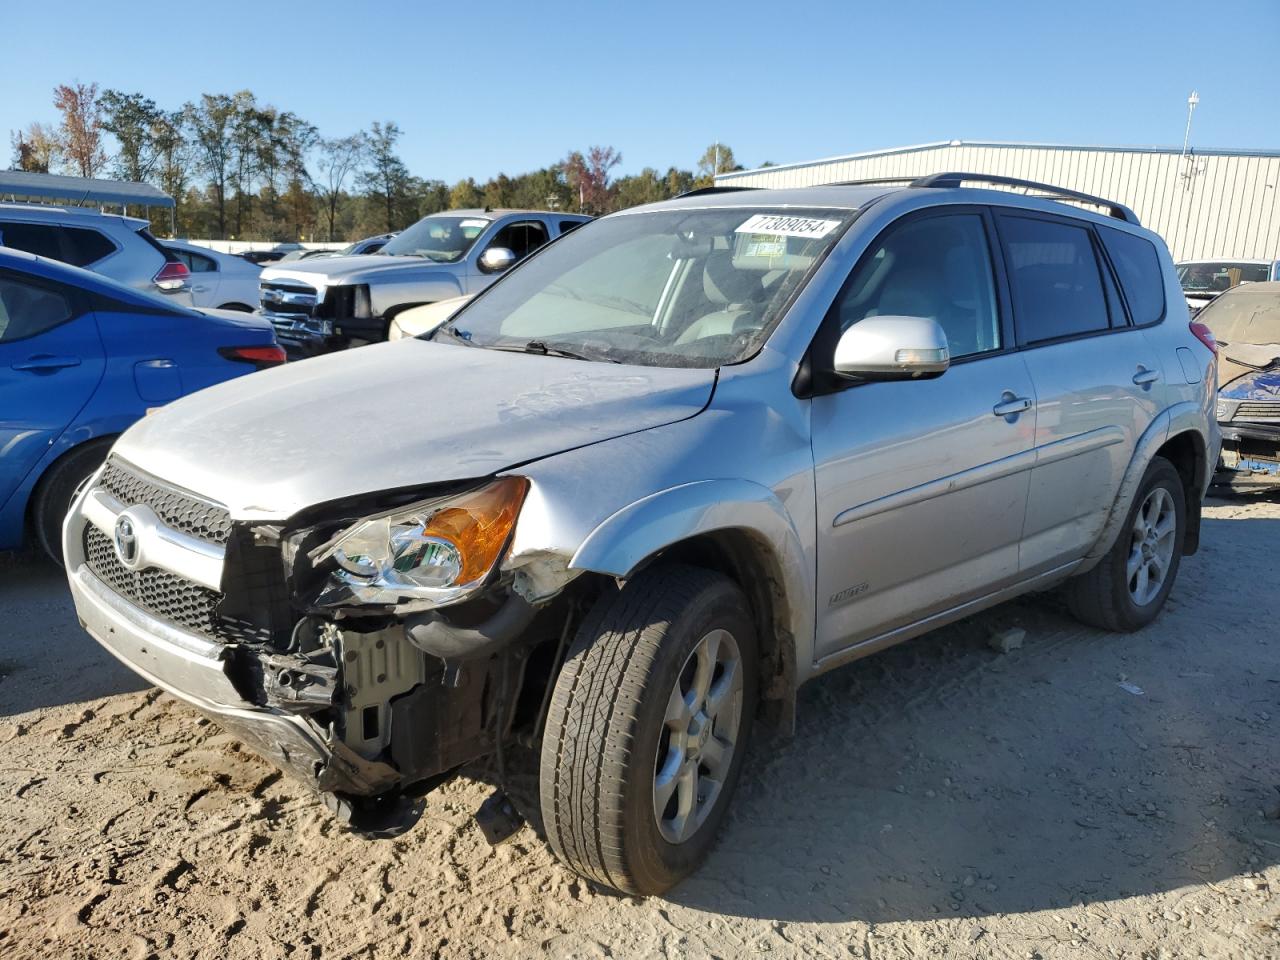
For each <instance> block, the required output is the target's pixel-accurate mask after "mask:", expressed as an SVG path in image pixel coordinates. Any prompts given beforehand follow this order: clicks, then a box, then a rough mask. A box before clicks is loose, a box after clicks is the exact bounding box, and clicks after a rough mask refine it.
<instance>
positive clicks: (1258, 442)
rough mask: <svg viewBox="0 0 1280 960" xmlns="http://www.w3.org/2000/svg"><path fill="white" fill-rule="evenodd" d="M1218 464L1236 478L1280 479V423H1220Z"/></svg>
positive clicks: (1255, 480)
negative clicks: (1220, 447)
mask: <svg viewBox="0 0 1280 960" xmlns="http://www.w3.org/2000/svg"><path fill="white" fill-rule="evenodd" d="M1219 428H1220V429H1221V431H1222V454H1221V458H1220V459H1219V461H1218V468H1219V470H1220V471H1223V472H1224V473H1225V474H1227V475H1229V476H1230V477H1231V478H1232V479H1233V480H1234V481H1236V482H1244V483H1264V484H1270V483H1280V423H1275V424H1263V423H1248V422H1241V421H1239V420H1235V421H1231V422H1227V423H1220V424H1219Z"/></svg>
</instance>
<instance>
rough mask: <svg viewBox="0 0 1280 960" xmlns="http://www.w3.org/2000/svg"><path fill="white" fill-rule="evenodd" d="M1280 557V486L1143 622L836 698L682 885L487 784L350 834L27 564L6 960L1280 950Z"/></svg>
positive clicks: (760, 776) (22, 585)
mask: <svg viewBox="0 0 1280 960" xmlns="http://www.w3.org/2000/svg"><path fill="white" fill-rule="evenodd" d="M1277 546H1280V500H1278V499H1275V498H1273V499H1271V500H1234V501H1230V502H1222V501H1218V502H1214V503H1213V504H1212V505H1211V506H1209V507H1208V509H1207V510H1206V522H1205V531H1204V544H1203V547H1202V550H1201V552H1200V554H1199V555H1197V556H1195V557H1193V558H1190V559H1188V560H1187V561H1185V563H1184V565H1183V568H1182V572H1181V575H1180V577H1179V580H1178V585H1177V588H1176V589H1175V591H1174V594H1173V596H1172V598H1171V600H1170V603H1169V607H1168V609H1167V610H1166V612H1165V613H1164V615H1163V616H1162V617H1161V618H1160V619H1159V621H1157V623H1156V624H1155V625H1153V626H1152V627H1150V628H1148V629H1147V630H1145V631H1143V632H1141V633H1139V634H1136V635H1133V636H1128V637H1120V636H1109V635H1104V634H1101V633H1098V632H1095V631H1092V630H1088V629H1083V628H1081V627H1080V626H1079V625H1077V624H1076V623H1074V622H1073V621H1071V620H1069V619H1067V618H1066V617H1065V615H1063V614H1062V613H1061V611H1060V610H1059V609H1058V607H1057V606H1056V604H1055V602H1054V599H1053V597H1052V596H1049V597H1043V598H1034V599H1029V600H1026V601H1022V602H1019V603H1016V604H1013V605H1010V606H1007V607H1004V608H1002V609H999V610H996V611H992V612H990V613H988V614H985V615H983V616H980V617H975V618H973V619H971V620H969V621H967V622H965V623H962V624H959V625H957V626H955V627H952V628H948V629H946V630H943V631H940V632H937V633H934V634H932V635H930V636H928V637H924V638H921V639H919V640H916V641H913V642H911V643H909V644H906V645H903V646H900V647H898V648H895V649H894V650H891V651H888V652H886V653H884V654H881V655H879V656H877V657H873V658H870V659H868V660H864V661H861V662H859V663H858V664H855V665H853V666H852V667H849V668H846V669H844V670H842V671H837V672H836V673H834V674H831V675H829V676H827V677H825V678H823V679H821V680H819V681H816V682H814V683H813V684H811V685H809V686H808V687H806V688H805V689H804V691H803V693H802V695H801V702H800V712H799V728H798V731H797V735H796V737H795V738H794V739H792V740H785V739H781V738H778V737H776V736H775V737H766V738H764V739H760V740H757V742H756V744H755V746H754V748H753V751H752V754H751V756H750V758H749V762H748V766H747V768H746V771H745V776H744V781H743V787H742V790H741V792H740V793H739V795H738V797H737V800H736V803H735V805H734V808H733V810H732V812H731V815H730V818H729V820H728V822H727V825H726V830H725V831H724V836H723V838H722V840H721V842H720V844H719V846H718V847H717V849H716V851H715V853H714V854H713V855H712V857H711V859H710V861H709V862H708V863H707V865H706V866H705V867H704V868H703V869H702V871H701V872H700V873H698V874H697V875H696V876H694V877H693V878H692V879H690V880H689V881H687V882H686V883H684V884H683V885H681V886H680V887H678V888H677V889H675V890H674V891H673V892H672V893H671V894H670V895H669V896H667V897H665V898H661V899H652V900H635V899H629V898H623V897H618V896H615V895H612V894H609V893H607V892H603V891H600V890H597V889H593V888H592V887H590V886H589V885H587V884H586V883H584V882H582V881H579V880H577V879H576V878H575V877H574V876H573V875H571V874H570V873H568V872H567V871H566V870H564V869H563V868H561V867H560V866H559V865H557V863H556V862H555V861H554V859H553V858H552V856H551V854H550V852H549V851H548V850H547V848H546V846H545V845H544V843H543V842H542V841H541V840H540V839H539V837H538V836H537V834H536V833H534V832H533V830H532V829H531V828H529V827H527V826H526V827H524V828H523V829H522V830H521V832H520V833H519V834H518V835H517V836H516V838H515V839H514V840H513V841H512V842H510V843H508V844H506V845H504V846H502V847H500V848H498V849H497V850H496V851H491V850H490V849H489V848H488V846H487V845H486V843H485V841H484V840H483V838H482V837H481V835H480V833H479V831H478V829H477V828H476V827H475V826H474V824H473V823H472V820H471V814H472V812H473V810H474V809H475V808H476V807H477V806H479V804H480V802H481V801H482V800H483V799H484V797H485V796H486V795H487V788H486V787H485V786H484V785H483V784H482V783H481V782H479V781H478V780H473V779H463V780H459V781H458V782H455V783H454V784H452V785H450V786H448V787H446V788H445V789H443V790H441V791H439V792H438V793H436V794H434V795H433V796H432V798H431V801H430V803H429V806H428V810H427V815H426V817H425V818H424V819H423V821H422V822H421V823H420V824H419V825H418V826H417V827H415V828H414V829H413V830H412V831H410V832H409V833H408V834H406V835H404V836H402V837H400V838H399V839H396V840H394V841H377V842H367V841H361V840H358V839H355V838H353V837H351V836H349V835H346V834H344V833H343V832H342V831H341V829H339V828H338V827H337V825H336V824H335V823H334V822H333V821H332V820H331V818H330V816H329V814H328V813H327V812H326V811H325V810H324V809H323V807H321V806H320V804H319V803H318V802H317V801H316V800H314V799H313V798H312V797H311V796H309V795H308V794H307V793H305V792H304V791H303V790H301V789H300V788H298V787H296V786H295V785H294V784H293V783H291V782H290V781H289V780H288V779H287V778H283V777H281V776H280V775H279V774H278V773H277V772H276V771H275V770H274V769H273V768H272V767H270V766H269V765H267V764H266V763H264V762H262V761H260V760H258V759H257V758H255V757H254V756H252V755H251V754H249V753H248V752H247V751H245V750H241V749H240V748H239V746H238V745H237V744H236V742H235V741H234V740H232V739H231V738H230V737H228V736H227V735H225V734H223V733H222V732H221V731H219V729H218V728H217V726H215V725H214V724H212V723H209V722H207V721H205V720H203V719H201V718H200V717H198V716H197V714H196V713H195V712H194V711H192V710H190V709H188V708H187V707H185V706H183V705H181V704H179V703H178V702H176V701H174V700H173V699H172V698H170V697H168V696H161V695H159V694H158V692H156V691H154V690H147V689H144V688H143V685H142V684H141V682H140V681H138V680H137V679H136V678H134V677H133V676H132V674H130V673H128V672H127V671H125V670H124V669H123V668H121V667H119V666H117V665H116V664H115V663H114V661H111V660H110V659H109V658H108V657H107V656H106V655H105V654H104V653H102V652H100V651H99V649H98V648H97V646H96V645H95V644H93V643H92V641H91V640H90V639H89V638H88V637H87V636H86V635H85V634H83V633H82V632H81V630H80V629H79V627H78V626H77V624H76V622H75V617H74V614H73V613H72V609H71V604H70V602H69V599H68V598H67V595H66V588H65V585H64V583H63V582H62V580H61V578H60V575H59V574H57V573H55V572H54V571H52V570H51V569H50V568H48V567H46V566H43V565H41V564H38V563H35V562H34V561H32V560H30V558H27V559H25V560H23V559H22V558H16V559H15V558H10V559H9V560H7V561H6V560H3V559H0V797H3V798H4V801H3V808H2V809H3V811H4V816H3V818H0V956H2V957H5V958H9V960H19V958H28V957H30V958H40V960H52V958H79V957H92V958H110V957H131V958H144V957H157V958H159V957H164V958H194V957H201V958H204V957H209V958H218V960H238V958H257V957H272V958H274V957H294V958H347V957H350V958H357V957H361V958H362V957H401V956H403V957H414V958H419V957H448V958H455V957H457V958H463V957H465V958H472V957H474V958H488V957H508V956H512V957H541V956H551V957H592V958H596V957H654V956H666V957H722V958H728V957H759V956H771V957H868V958H871V957H875V958H914V957H1000V958H1036V957H1039V958H1045V960H1049V958H1065V957H1072V958H1075V957H1108V958H1109V957H1132V958H1149V960H1155V958H1171V957H1202V956H1203V957H1256V958H1262V957H1280V820H1278V819H1276V817H1277V816H1280V749H1277V744H1276V735H1277V732H1280V632H1278V631H1277V628H1276V624H1277V622H1280V553H1278V552H1277ZM1015 625H1016V626H1021V627H1023V628H1025V630H1026V639H1025V642H1024V644H1023V645H1022V646H1021V647H1020V648H1018V649H1014V650H1011V651H1009V652H1006V653H998V652H996V651H995V650H993V649H992V648H991V647H990V646H989V645H988V640H989V638H990V636H991V634H992V631H993V630H998V629H1003V628H1006V627H1009V626H1015ZM477 773H481V774H482V773H483V771H477Z"/></svg>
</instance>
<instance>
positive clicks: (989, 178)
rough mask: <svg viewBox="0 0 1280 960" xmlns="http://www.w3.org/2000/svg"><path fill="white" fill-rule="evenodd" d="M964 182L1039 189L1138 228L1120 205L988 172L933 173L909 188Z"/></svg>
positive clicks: (1050, 196)
mask: <svg viewBox="0 0 1280 960" xmlns="http://www.w3.org/2000/svg"><path fill="white" fill-rule="evenodd" d="M964 183H992V184H999V185H1000V186H1005V187H1026V188H1028V189H1031V190H1039V191H1041V192H1042V193H1043V194H1044V197H1045V199H1046V200H1075V201H1077V202H1078V203H1087V204H1089V205H1091V206H1095V207H1101V208H1102V209H1103V210H1106V211H1107V213H1108V215H1110V216H1112V217H1115V218H1116V219H1117V220H1123V221H1125V223H1132V224H1135V225H1137V226H1141V224H1140V223H1139V221H1138V215H1137V214H1136V213H1134V212H1133V211H1132V210H1130V209H1129V208H1128V207H1126V206H1125V205H1124V204H1123V203H1117V202H1116V201H1114V200H1104V199H1103V198H1102V197H1095V196H1094V195H1093V194H1091V193H1080V192H1079V191H1077V190H1068V189H1066V188H1065V187H1055V186H1053V184H1049V183H1039V182H1038V181H1035V180H1020V179H1018V178H1017V177H1001V176H997V175H995V174H990V173H935V174H932V175H930V176H927V177H920V178H919V179H917V180H912V181H911V184H910V185H911V186H912V187H959V186H960V185H961V184H964Z"/></svg>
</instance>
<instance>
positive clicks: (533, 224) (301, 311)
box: [260, 210, 591, 358]
mask: <svg viewBox="0 0 1280 960" xmlns="http://www.w3.org/2000/svg"><path fill="white" fill-rule="evenodd" d="M590 219H591V218H590V217H585V216H581V215H579V214H572V213H548V212H546V211H538V210H450V211H448V212H446V213H433V214H432V215H431V216H429V217H424V218H423V219H421V220H419V221H418V222H417V223H415V224H414V225H413V226H411V227H409V229H407V230H405V231H404V232H403V233H400V234H397V235H396V236H394V237H391V238H390V239H388V240H387V241H386V243H385V245H383V246H382V248H381V249H380V250H378V251H377V252H376V253H373V254H366V255H357V256H339V257H315V258H310V259H305V260H297V261H294V262H291V263H278V264H273V265H271V266H268V267H267V268H266V269H265V270H263V271H262V276H261V278H260V284H261V290H262V312H263V314H264V315H265V316H266V317H267V318H268V319H270V320H271V322H272V323H273V324H274V325H275V328H276V338H277V339H278V340H279V341H280V343H281V345H283V346H284V347H285V349H287V350H288V351H289V353H290V355H291V356H293V357H296V358H300V357H309V356H314V355H316V354H320V353H329V352H331V351H333V350H343V349H346V348H347V347H351V346H360V345H363V344H367V343H375V342H377V341H381V340H386V339H387V331H388V328H389V326H390V324H391V321H392V320H394V319H395V317H396V315H397V314H398V313H400V312H401V311H404V310H407V309H409V308H411V307H418V306H422V305H423V304H426V303H437V302H439V301H441V300H450V299H452V298H454V297H460V296H464V295H467V294H473V293H479V292H480V291H481V290H483V289H484V288H485V287H487V286H488V285H489V284H490V283H492V282H493V281H494V280H496V279H497V278H498V275H499V274H501V273H502V272H504V271H505V270H508V269H510V268H511V267H512V266H514V265H515V264H517V263H519V262H520V261H521V260H523V259H524V258H525V257H527V256H529V254H531V253H533V252H534V251H535V250H537V249H538V248H539V247H541V246H542V245H543V244H545V243H548V242H550V241H551V240H554V239H555V238H556V237H558V236H560V235H561V234H563V233H567V232H568V231H570V230H572V229H574V228H575V227H579V226H581V225H582V224H584V223H586V222H587V221H588V220H590Z"/></svg>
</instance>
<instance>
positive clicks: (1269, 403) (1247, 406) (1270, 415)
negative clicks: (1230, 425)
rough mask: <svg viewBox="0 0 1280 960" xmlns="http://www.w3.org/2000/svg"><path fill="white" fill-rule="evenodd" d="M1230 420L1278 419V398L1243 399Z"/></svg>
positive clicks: (1279, 417)
mask: <svg viewBox="0 0 1280 960" xmlns="http://www.w3.org/2000/svg"><path fill="white" fill-rule="evenodd" d="M1231 419H1232V420H1280V400H1245V401H1244V402H1242V403H1241V404H1240V405H1239V406H1237V407H1236V412H1235V416H1233V417H1232V418H1231Z"/></svg>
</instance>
